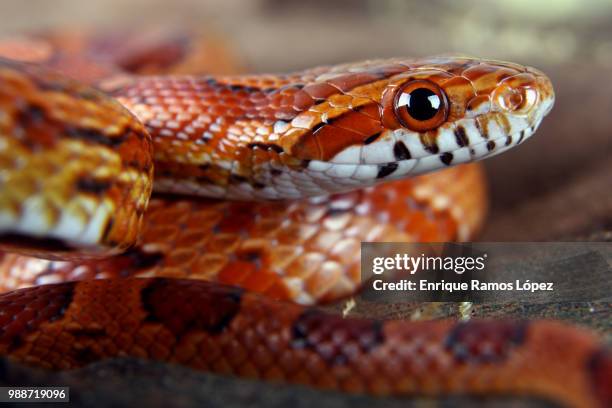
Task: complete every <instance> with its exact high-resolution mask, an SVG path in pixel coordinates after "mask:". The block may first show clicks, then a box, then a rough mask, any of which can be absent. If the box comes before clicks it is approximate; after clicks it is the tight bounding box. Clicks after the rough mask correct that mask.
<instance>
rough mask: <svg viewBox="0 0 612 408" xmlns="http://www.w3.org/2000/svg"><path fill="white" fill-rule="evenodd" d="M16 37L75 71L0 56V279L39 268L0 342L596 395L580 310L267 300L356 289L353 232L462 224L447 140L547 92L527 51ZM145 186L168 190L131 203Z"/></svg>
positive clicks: (54, 354)
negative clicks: (357, 57) (331, 307)
mask: <svg viewBox="0 0 612 408" xmlns="http://www.w3.org/2000/svg"><path fill="white" fill-rule="evenodd" d="M59 38H61V36H60V37H59ZM24 41H25V40H20V41H5V42H0V54H2V55H5V56H8V57H13V58H14V59H20V60H22V61H27V62H35V63H37V64H39V65H42V66H46V67H51V68H54V69H59V70H60V71H63V72H64V73H65V74H69V75H71V76H72V77H76V79H79V80H81V81H83V82H86V83H88V84H89V86H88V85H82V84H81V83H79V82H75V81H74V80H70V79H67V78H65V77H64V76H62V75H60V74H55V73H52V72H51V71H48V70H47V69H46V68H41V67H37V66H34V65H31V64H28V63H23V62H16V61H12V60H3V61H2V62H1V63H0V169H2V172H1V173H0V186H1V189H0V191H1V193H0V231H1V233H2V243H3V248H5V249H6V250H10V251H15V252H17V253H13V254H10V253H6V254H4V256H3V260H2V264H0V273H1V274H2V286H3V289H4V290H5V291H9V290H12V289H15V288H18V287H24V286H32V285H40V286H36V287H34V288H29V289H22V290H17V291H12V292H7V293H6V294H4V295H1V296H0V351H1V352H2V353H3V354H5V355H7V356H9V357H10V358H11V359H14V360H16V361H23V362H26V363H28V364H33V365H40V366H43V367H47V368H55V369H58V368H59V369H62V368H71V367H78V366H82V365H84V364H87V363H89V362H91V361H96V360H100V359H102V358H108V357H113V356H125V355H132V356H137V357H143V358H152V359H161V360H166V361H171V362H178V363H181V364H185V365H188V366H191V367H194V368H201V369H207V370H213V371H216V372H222V373H233V374H238V375H244V376H250V377H261V378H270V379H276V380H283V381H289V382H300V383H307V384H312V385H316V386H320V387H324V388H339V389H343V390H347V391H354V392H371V393H375V394H381V395H384V394H430V395H435V394H443V393H473V394H491V393H506V394H508V393H515V394H534V395H540V396H545V397H551V398H556V399H558V400H561V401H564V402H567V403H570V404H574V405H598V404H599V405H606V404H609V402H610V381H611V374H610V373H611V371H612V369H611V358H610V354H609V351H606V350H605V349H604V348H603V346H601V344H600V342H599V341H598V340H597V339H596V338H594V337H593V336H592V335H591V334H589V333H586V332H584V331H582V330H578V329H575V328H572V327H568V326H565V325H562V324H559V323H555V322H547V321H536V322H515V321H475V322H469V323H460V324H458V323H454V322H451V321H443V322H405V321H387V322H381V321H372V320H359V319H350V318H349V319H341V318H339V317H336V316H332V315H327V314H325V313H323V312H320V311H317V310H316V309H310V308H304V307H303V306H298V305H291V304H287V303H282V302H281V301H280V300H285V301H293V302H297V303H302V304H306V305H309V304H316V303H321V302H329V301H332V300H334V299H338V298H341V297H345V296H348V295H350V294H352V293H354V292H355V291H356V290H357V289H358V286H359V284H360V276H359V257H358V256H356V255H358V253H359V244H360V242H361V241H382V240H388V241H402V240H404V241H413V242H420V241H449V240H467V239H470V238H471V237H472V236H473V234H474V233H475V231H476V230H477V229H478V228H479V226H480V224H481V223H482V221H483V218H484V213H485V207H486V200H485V190H484V180H483V176H482V171H481V168H480V167H479V166H478V165H477V164H465V163H471V162H473V161H476V160H479V159H482V158H485V157H489V156H492V155H494V154H497V153H500V152H502V151H504V150H507V149H509V148H511V147H513V146H515V145H518V144H520V143H522V142H523V141H524V140H526V139H527V138H528V137H530V136H531V135H532V134H533V133H534V131H535V130H536V128H537V127H538V125H539V124H540V122H541V120H542V118H543V117H544V116H545V115H546V114H547V113H548V112H549V111H550V109H551V107H552V104H553V100H554V94H553V90H552V86H551V84H550V81H549V80H548V78H547V77H546V76H545V75H544V74H542V73H541V72H539V71H537V70H535V69H533V68H528V67H523V66H520V65H517V64H510V63H502V62H498V61H489V60H482V59H473V58H463V57H462V58H451V57H437V58H425V59H389V60H375V61H367V62H363V63H354V64H344V65H337V66H331V67H322V68H314V69H310V70H306V71H302V72H298V73H294V74H284V75H246V76H244V75H243V76H210V75H199V76H185V75H180V76H177V75H170V74H167V75H161V76H160V75H158V76H143V75H138V73H139V72H141V71H144V72H149V71H151V70H152V71H158V72H161V71H163V72H167V71H171V68H169V66H171V65H172V64H171V63H170V62H169V61H167V60H166V59H165V57H164V56H167V55H170V57H168V58H169V59H170V60H172V59H173V58H178V57H177V55H181V52H178V53H177V52H175V51H176V49H178V50H179V51H180V50H182V48H181V47H183V46H184V43H183V42H181V41H178V42H176V43H175V42H168V43H163V44H162V46H159V47H157V46H156V47H152V48H151V47H150V45H151V44H150V43H146V42H145V43H146V44H148V46H149V47H150V49H149V51H151V52H146V50H147V48H146V47H145V51H142V50H140V54H138V56H139V58H129V55H130V54H129V53H128V52H127V51H125V48H127V49H129V47H127V46H124V47H123V48H122V46H120V44H122V43H121V42H117V40H116V39H115V43H113V42H112V41H111V44H115V45H116V46H117V47H116V49H115V48H113V47H111V46H109V45H108V44H106V45H105V47H102V46H100V42H98V43H96V42H95V41H93V42H92V41H82V42H80V43H79V42H77V45H78V46H77V45H75V44H74V43H72V44H70V45H69V46H66V45H65V43H64V42H62V41H60V40H58V37H54V36H48V37H44V36H43V37H32V38H30V39H29V40H28V41H25V42H24ZM102 43H103V44H105V43H104V42H102ZM19 44H21V46H18V45H19ZM92 44H94V45H92ZM96 44H97V45H96ZM128 44H129V42H128ZM109 49H110V50H112V51H109ZM122 50H123V51H125V52H123V53H122ZM103 51H104V52H103ZM162 51H163V52H162ZM100 55H102V56H103V57H100ZM117 55H120V56H121V58H117V57H116V56H117ZM139 61H141V62H139ZM142 61H144V62H142ZM151 67H153V69H151ZM183 68H184V66H183ZM90 86H92V87H90ZM458 164H464V165H462V166H458V167H451V166H454V165H458ZM433 170H439V171H438V172H435V173H432V174H426V175H422V176H419V177H414V178H409V177H410V176H416V175H418V174H421V173H426V172H430V171H433ZM153 180H154V182H153ZM390 180H396V181H393V182H391V183H382V184H380V182H383V181H390ZM152 188H153V189H154V190H155V191H157V192H158V193H179V194H183V196H177V195H172V196H170V195H167V194H165V195H164V194H159V195H157V196H156V197H154V198H153V199H152V200H151V202H149V195H150V193H151V189H152ZM185 194H186V195H187V196H185ZM194 196H200V197H199V198H196V197H194ZM202 197H209V198H202ZM35 256H38V257H40V258H38V257H35ZM42 258H46V259H42ZM154 277H155V278H154ZM93 278H104V279H102V280H91V279H93ZM170 278H174V279H170ZM177 278H183V279H177ZM185 279H198V280H200V281H196V280H185ZM201 280H207V281H213V282H218V283H225V284H230V285H234V286H239V287H241V289H234V288H230V287H225V286H222V285H219V284H211V283H207V282H202V281H201ZM62 281H80V282H68V283H55V282H62ZM51 283H55V284H51ZM44 284H48V285H44ZM245 289H246V290H247V291H248V292H259V293H260V294H265V295H267V296H266V297H262V296H261V295H256V294H250V293H247V292H245ZM272 299H274V300H272ZM56 339H59V341H57V340H56Z"/></svg>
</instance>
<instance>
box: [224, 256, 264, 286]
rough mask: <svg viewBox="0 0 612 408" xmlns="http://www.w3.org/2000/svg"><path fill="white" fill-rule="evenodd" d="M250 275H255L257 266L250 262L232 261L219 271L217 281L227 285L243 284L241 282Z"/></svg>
mask: <svg viewBox="0 0 612 408" xmlns="http://www.w3.org/2000/svg"><path fill="white" fill-rule="evenodd" d="M252 275H257V267H256V266H255V265H254V264H253V263H251V262H243V261H233V262H230V263H228V264H227V265H226V266H225V267H224V268H223V269H221V272H219V276H218V279H219V282H221V283H225V284H228V285H238V286H243V287H245V285H244V284H243V282H244V281H245V280H247V279H249V277H251V276H252Z"/></svg>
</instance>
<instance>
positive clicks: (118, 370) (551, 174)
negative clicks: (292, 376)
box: [0, 0, 612, 406]
mask: <svg viewBox="0 0 612 408" xmlns="http://www.w3.org/2000/svg"><path fill="white" fill-rule="evenodd" d="M0 6H1V12H0V34H12V33H15V32H20V31H27V30H31V29H39V28H57V27H64V26H85V27H88V26H96V27H102V28H103V29H107V30H113V29H114V28H116V27H132V28H133V27H141V26H147V27H156V26H159V25H164V26H172V25H179V26H190V27H200V28H206V29H210V30H213V31H215V32H216V33H218V34H219V35H221V36H223V37H225V38H226V39H228V40H229V42H230V43H231V44H233V47H234V49H235V50H236V51H235V52H236V55H238V56H240V57H241V58H242V59H243V60H244V62H245V64H246V66H248V67H249V68H250V69H251V70H252V71H284V70H290V69H299V68H305V67H309V66H313V65H317V64H325V63H335V62H346V61H350V60H358V59H364V58H375V57H386V56H423V55H431V54H439V53H465V54H471V55H478V56H482V57H489V58H499V59H508V60H512V61H516V62H519V63H525V64H529V65H533V66H536V67H538V68H540V69H542V70H543V71H545V72H547V73H548V74H549V75H550V76H551V78H552V81H553V84H554V85H555V89H556V91H557V102H556V106H555V108H554V110H553V112H552V113H551V115H550V116H549V117H548V118H547V119H546V120H545V121H544V123H543V125H542V127H541V129H540V131H539V132H538V134H537V135H536V136H535V137H534V138H533V139H531V140H530V141H529V142H527V143H525V144H524V145H522V146H521V147H519V148H517V149H515V150H513V151H511V152H509V153H507V154H503V155H501V156H498V157H495V158H493V159H491V160H488V161H486V162H485V163H486V166H487V170H488V177H489V185H490V190H491V211H490V216H489V220H488V223H487V226H486V228H485V230H484V231H483V233H482V234H481V236H480V239H482V240H489V241H495V240H497V241H506V240H522V241H534V240H577V239H578V240H596V241H604V240H605V241H610V240H611V239H612V193H611V191H612V159H611V154H612V143H611V140H612V3H610V2H609V1H606V0H589V1H585V0H561V1H560V0H547V1H530V0H514V1H490V2H482V1H478V0H468V1H461V2H458V1H453V0H430V1H427V2H417V1H414V2H411V1H402V0H369V1H368V0H339V1H325V0H314V1H303V0H245V1H240V0H208V1H202V0H174V1H172V0H132V1H122V0H95V1H94V0H89V1H81V0H54V1H47V0H29V1H17V0H15V1H12V0H11V1H6V0H3V1H1V2H0ZM415 310H416V311H418V309H417V308H416V307H415V306H414V305H395V306H394V307H389V306H388V305H385V306H384V307H376V306H374V305H368V304H366V303H360V302H358V305H357V308H356V310H355V311H354V313H355V314H362V315H370V316H372V315H376V316H379V317H404V318H405V317H409V316H411V315H413V314H414V313H415ZM610 310H611V308H610V303H607V302H598V303H589V304H584V303H582V304H579V303H572V304H554V305H508V306H506V307H503V308H498V307H487V306H477V307H475V308H474V315H476V316H499V315H503V316H515V317H516V316H518V317H529V318H534V317H554V318H559V319H564V320H568V321H571V322H574V323H577V324H583V325H587V326H590V327H591V328H593V329H595V330H597V331H599V332H600V333H602V334H604V335H606V336H607V337H608V338H610V336H611V330H610V327H611V325H610V322H611V321H612V319H611V318H610ZM438 315H456V308H455V306H453V305H443V306H441V307H440V308H439V310H438V311H437V312H435V313H434V316H438ZM2 370H4V375H3V376H2V377H4V382H5V383H6V384H11V381H12V382H13V383H14V382H16V381H18V382H20V381H23V382H28V381H29V382H37V381H38V382H42V383H49V382H50V381H55V382H56V383H58V384H66V383H68V384H72V385H73V387H74V392H73V395H74V398H75V399H76V401H78V402H80V403H81V404H83V405H90V404H92V403H95V402H97V403H111V402H112V403H115V404H119V405H126V406H129V405H131V404H133V403H135V402H146V403H147V404H154V405H155V404H157V405H159V404H161V405H165V404H167V403H168V402H169V401H174V402H175V404H180V405H182V406H191V405H202V404H204V405H209V406H211V405H212V406H217V405H219V406H228V405H230V406H232V405H242V404H247V403H248V404H254V405H256V406H287V405H293V406H312V405H314V404H317V405H327V406H369V405H372V404H373V403H375V404H378V405H381V404H383V405H388V406H399V405H400V404H402V405H403V402H398V401H396V400H384V401H382V400H372V399H368V398H355V397H346V396H342V395H338V394H330V393H322V392H317V391H310V390H304V389H302V388H294V387H281V388H278V387H274V386H269V385H265V384H259V383H253V382H248V381H240V380H228V379H223V378H218V377H215V376H209V375H204V374H199V373H193V372H191V371H190V370H183V369H178V368H176V369H175V368H168V367H166V366H159V365H156V364H148V365H147V364H144V365H143V364H142V363H133V364H132V363H129V362H119V363H118V364H115V363H110V364H102V365H99V366H96V367H93V368H91V369H87V370H84V371H82V372H77V373H72V374H68V375H67V376H66V375H62V376H60V377H50V376H44V377H43V378H42V379H40V378H38V377H36V376H34V377H32V376H31V374H30V373H29V372H28V373H26V374H24V373H23V372H21V371H20V370H19V368H15V367H12V366H10V365H7V366H6V367H0V372H2ZM24 376H25V377H24ZM421 402H422V401H421ZM421 402H420V401H419V400H416V401H413V400H411V401H410V405H413V404H416V405H420V404H421ZM436 402H438V404H440V405H452V404H454V403H456V402H457V400H454V399H451V400H437V401H436ZM472 402H473V401H469V400H468V401H467V402H466V403H465V405H470V403H472ZM494 402H495V403H500V402H505V403H506V404H510V405H512V404H520V403H521V402H524V401H518V402H517V401H516V400H512V399H510V400H503V401H501V400H495V401H494ZM426 403H428V402H426Z"/></svg>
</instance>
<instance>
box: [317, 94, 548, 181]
mask: <svg viewBox="0 0 612 408" xmlns="http://www.w3.org/2000/svg"><path fill="white" fill-rule="evenodd" d="M552 104H553V100H552V99H551V100H547V101H542V103H541V105H540V107H539V108H538V110H537V111H535V112H533V113H532V114H531V117H530V118H529V117H527V116H518V115H506V116H505V119H506V122H507V123H505V126H506V129H504V128H503V127H502V126H501V125H500V123H498V120H495V118H494V117H492V118H491V119H489V120H488V121H487V122H486V123H483V121H482V119H481V120H480V123H477V121H476V119H475V118H466V119H462V120H460V121H457V122H454V123H452V124H450V125H448V126H445V127H441V128H439V129H438V130H437V136H436V138H435V140H436V143H435V145H429V146H428V145H426V144H425V143H424V142H423V140H422V139H421V137H420V135H419V134H418V133H415V132H411V131H409V130H407V129H397V130H395V131H393V132H391V131H387V132H385V133H384V134H383V135H381V137H379V138H378V139H377V140H376V141H375V142H373V143H370V144H368V145H362V146H351V147H349V148H347V149H344V150H343V151H342V152H340V153H339V154H337V155H336V156H335V157H334V158H333V159H332V160H331V161H329V162H322V161H316V160H313V161H311V162H310V163H309V165H308V170H307V171H306V172H307V173H308V174H309V175H310V176H311V177H313V178H317V179H320V180H324V179H326V180H327V183H326V184H327V185H328V187H329V188H330V189H331V190H332V191H333V190H336V191H338V190H341V189H342V187H343V186H355V185H358V184H363V185H367V184H373V183H376V182H378V181H381V180H394V179H399V178H405V177H407V176H416V175H419V174H423V173H427V172H430V171H434V170H438V169H441V168H445V167H448V166H452V165H457V164H463V163H469V162H474V161H478V160H482V159H484V158H486V157H491V156H494V155H496V154H499V153H502V152H504V151H506V150H508V149H510V148H512V147H514V146H516V145H518V144H520V143H522V142H524V141H525V140H527V139H528V138H529V137H531V135H533V133H534V132H535V131H536V129H537V128H538V126H539V125H540V122H541V121H542V118H543V117H544V116H545V115H546V114H547V113H548V112H549V111H550V109H551V107H552Z"/></svg>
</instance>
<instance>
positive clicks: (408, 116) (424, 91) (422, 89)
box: [395, 80, 448, 132]
mask: <svg viewBox="0 0 612 408" xmlns="http://www.w3.org/2000/svg"><path fill="white" fill-rule="evenodd" d="M395 114H396V115H397V118H398V119H399V121H400V122H401V124H402V125H404V126H405V127H407V128H408V129H411V130H414V131H417V132H424V131H426V130H431V129H434V128H437V127H438V126H440V125H441V124H442V123H444V121H445V120H446V117H447V116H448V100H447V98H446V95H445V94H444V92H443V91H442V89H440V87H439V86H438V85H436V84H434V83H433V82H429V81H424V80H415V81H410V82H408V83H406V84H404V86H402V87H401V88H400V90H399V91H398V92H397V94H396V96H395Z"/></svg>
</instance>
